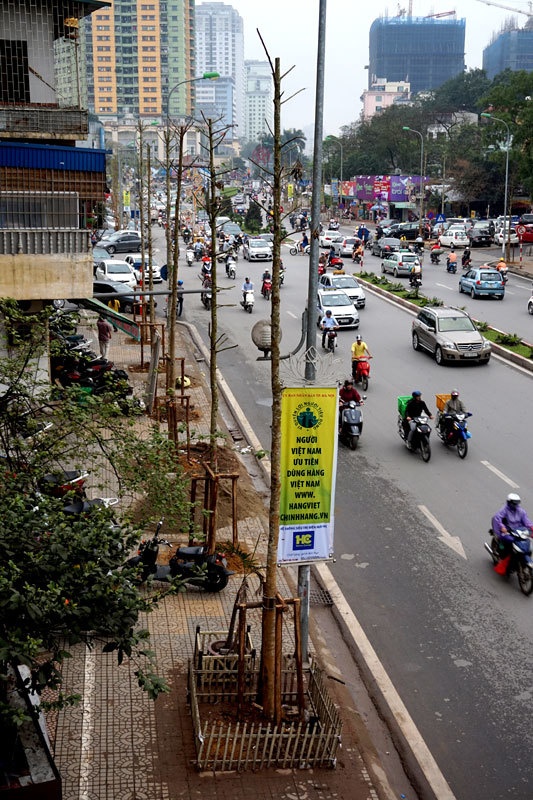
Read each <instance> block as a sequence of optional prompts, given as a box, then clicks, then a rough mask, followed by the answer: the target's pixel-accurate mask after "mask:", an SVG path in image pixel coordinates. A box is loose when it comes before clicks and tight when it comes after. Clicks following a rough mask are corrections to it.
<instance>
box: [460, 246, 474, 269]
mask: <svg viewBox="0 0 533 800" xmlns="http://www.w3.org/2000/svg"><path fill="white" fill-rule="evenodd" d="M471 263H472V259H471V254H470V248H469V247H465V250H464V253H463V255H462V257H461V266H462V268H463V269H467V267H469V266H470V264H471Z"/></svg>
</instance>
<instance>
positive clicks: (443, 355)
mask: <svg viewBox="0 0 533 800" xmlns="http://www.w3.org/2000/svg"><path fill="white" fill-rule="evenodd" d="M411 337H412V342H413V348H414V349H415V350H422V349H423V350H427V351H428V352H430V353H431V354H432V355H434V356H435V361H436V362H437V364H443V363H444V362H445V361H474V362H478V363H480V364H488V362H489V359H490V354H491V344H490V342H489V341H488V340H487V339H485V338H484V337H483V336H482V335H481V334H480V332H479V331H478V329H477V328H476V326H475V325H474V323H473V322H472V320H471V318H470V317H469V315H468V314H467V313H466V311H461V310H460V309H458V308H423V309H421V310H420V312H419V314H418V316H417V317H416V319H414V320H413V324H412V328H411Z"/></svg>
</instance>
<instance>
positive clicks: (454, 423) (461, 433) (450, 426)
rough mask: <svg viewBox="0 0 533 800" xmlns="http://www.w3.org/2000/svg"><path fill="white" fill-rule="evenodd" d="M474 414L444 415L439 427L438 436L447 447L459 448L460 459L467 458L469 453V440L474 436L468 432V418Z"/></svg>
mask: <svg viewBox="0 0 533 800" xmlns="http://www.w3.org/2000/svg"><path fill="white" fill-rule="evenodd" d="M471 416H472V414H471V413H470V412H467V413H466V414H456V413H453V414H443V415H442V416H441V418H440V420H439V424H438V426H437V435H438V436H439V438H440V439H441V440H442V441H443V442H444V444H445V445H446V446H447V447H457V455H458V456H459V458H465V457H466V454H467V452H468V440H469V439H471V438H472V434H471V433H470V431H469V430H468V425H467V423H466V418H467V417H471Z"/></svg>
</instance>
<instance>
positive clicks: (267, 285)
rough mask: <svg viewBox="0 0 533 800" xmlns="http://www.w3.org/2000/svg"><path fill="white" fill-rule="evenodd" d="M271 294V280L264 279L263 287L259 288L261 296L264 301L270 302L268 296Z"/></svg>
mask: <svg viewBox="0 0 533 800" xmlns="http://www.w3.org/2000/svg"><path fill="white" fill-rule="evenodd" d="M271 293H272V279H271V278H265V280H264V281H263V286H262V288H261V294H262V295H263V297H264V298H265V300H270V295H271Z"/></svg>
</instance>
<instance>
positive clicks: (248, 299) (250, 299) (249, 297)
mask: <svg viewBox="0 0 533 800" xmlns="http://www.w3.org/2000/svg"><path fill="white" fill-rule="evenodd" d="M241 306H242V307H243V309H244V311H247V312H248V313H249V314H251V313H252V311H253V308H254V293H253V290H252V289H249V290H248V291H247V292H245V293H244V298H243V299H242V300H241Z"/></svg>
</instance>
